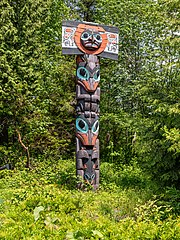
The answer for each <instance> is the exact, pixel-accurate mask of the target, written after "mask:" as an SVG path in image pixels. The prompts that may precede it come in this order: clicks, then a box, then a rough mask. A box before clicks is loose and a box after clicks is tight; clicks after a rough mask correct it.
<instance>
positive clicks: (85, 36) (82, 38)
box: [81, 32, 91, 41]
mask: <svg viewBox="0 0 180 240" xmlns="http://www.w3.org/2000/svg"><path fill="white" fill-rule="evenodd" d="M90 36H91V35H90V34H89V33H88V32H83V33H82V35H81V40H83V41H86V40H88V38H89V37H90Z"/></svg>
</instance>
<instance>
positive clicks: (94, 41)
mask: <svg viewBox="0 0 180 240" xmlns="http://www.w3.org/2000/svg"><path fill="white" fill-rule="evenodd" d="M81 43H82V45H83V46H84V47H85V48H86V49H88V50H97V49H98V48H100V46H101V43H102V37H101V34H100V33H99V32H96V31H95V32H94V31H93V30H90V29H89V30H85V31H84V32H83V33H82V34H81Z"/></svg>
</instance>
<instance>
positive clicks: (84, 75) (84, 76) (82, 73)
mask: <svg viewBox="0 0 180 240" xmlns="http://www.w3.org/2000/svg"><path fill="white" fill-rule="evenodd" d="M77 77H78V78H79V79H81V80H88V79H89V77H90V76H89V71H88V70H87V69H86V68H85V67H79V68H78V69H77Z"/></svg>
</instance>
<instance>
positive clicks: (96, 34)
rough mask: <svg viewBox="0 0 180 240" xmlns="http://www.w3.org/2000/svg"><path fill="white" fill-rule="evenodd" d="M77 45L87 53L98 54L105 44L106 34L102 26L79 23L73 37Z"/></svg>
mask: <svg viewBox="0 0 180 240" xmlns="http://www.w3.org/2000/svg"><path fill="white" fill-rule="evenodd" d="M74 40H75V43H76V45H77V47H78V48H79V49H80V50H81V51H82V52H84V53H87V54H95V55H97V54H99V53H101V52H103V51H104V49H105V48H106V45H107V41H108V40H107V34H106V32H105V30H104V28H102V27H98V26H92V25H87V24H79V25H78V27H77V29H76V32H75V37H74Z"/></svg>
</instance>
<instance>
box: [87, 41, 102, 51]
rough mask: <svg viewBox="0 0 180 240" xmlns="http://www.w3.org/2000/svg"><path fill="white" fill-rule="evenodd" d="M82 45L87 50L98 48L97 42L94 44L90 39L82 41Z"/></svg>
mask: <svg viewBox="0 0 180 240" xmlns="http://www.w3.org/2000/svg"><path fill="white" fill-rule="evenodd" d="M84 47H85V48H88V49H89V50H94V49H98V48H99V44H96V43H94V42H92V41H87V42H84Z"/></svg>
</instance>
